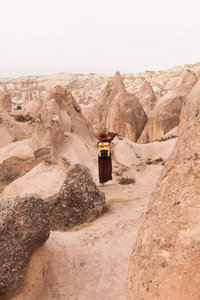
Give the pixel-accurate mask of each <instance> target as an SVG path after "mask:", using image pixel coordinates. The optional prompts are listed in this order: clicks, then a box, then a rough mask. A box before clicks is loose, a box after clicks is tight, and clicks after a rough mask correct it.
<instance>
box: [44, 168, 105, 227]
mask: <svg viewBox="0 0 200 300" xmlns="http://www.w3.org/2000/svg"><path fill="white" fill-rule="evenodd" d="M47 200H48V201H49V202H50V204H51V207H52V218H51V228H52V229H53V230H59V229H65V228H70V227H73V226H75V225H78V224H80V223H83V222H84V221H86V220H88V219H92V218H94V217H95V216H97V215H98V214H99V213H100V212H101V211H102V209H103V207H104V204H105V194H104V193H102V192H101V191H100V190H99V189H98V188H97V185H96V184H95V183H94V181H93V179H92V176H91V174H90V172H89V170H88V168H87V167H85V166H83V165H80V164H75V165H74V166H72V167H71V168H70V170H69V172H68V174H67V179H66V180H65V182H64V184H63V186H62V187H61V189H60V191H59V192H58V194H57V195H55V196H53V197H50V198H49V199H47Z"/></svg>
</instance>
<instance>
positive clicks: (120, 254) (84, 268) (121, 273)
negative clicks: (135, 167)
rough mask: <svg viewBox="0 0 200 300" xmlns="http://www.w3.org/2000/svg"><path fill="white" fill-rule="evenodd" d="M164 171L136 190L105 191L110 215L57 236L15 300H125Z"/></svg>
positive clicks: (148, 175)
mask: <svg viewBox="0 0 200 300" xmlns="http://www.w3.org/2000/svg"><path fill="white" fill-rule="evenodd" d="M161 170H162V166H161V165H151V166H148V167H147V169H146V171H145V173H143V174H141V177H139V178H138V180H137V181H136V183H135V184H133V185H132V184H131V185H120V184H119V183H117V182H115V181H113V182H110V183H108V184H107V185H106V186H105V187H100V189H101V190H102V191H103V192H104V193H105V194H106V199H107V204H106V211H105V212H104V213H103V214H102V215H101V216H100V217H99V218H97V219H96V220H94V221H93V222H88V223H85V224H83V225H82V226H80V227H77V228H75V229H73V231H66V232H61V231H52V232H51V234H50V238H49V239H48V241H47V242H46V243H45V245H44V246H43V247H40V248H39V249H38V250H37V251H36V252H35V253H34V255H33V257H32V259H31V262H30V266H29V269H28V272H27V277H26V282H25V288H24V289H23V291H22V292H21V293H20V294H18V295H17V296H15V297H14V298H13V299H15V300H25V299H26V300H27V299H29V300H36V299H41V300H42V299H43V300H51V299H60V300H66V299H69V300H90V299H91V300H102V299H104V300H111V299H119V300H122V299H125V282H126V279H127V275H128V268H129V262H130V256H131V253H132V250H133V245H134V243H135V240H136V237H137V235H138V231H139V229H140V227H141V224H142V222H143V220H144V217H145V213H146V210H147V206H148V203H149V200H150V196H151V193H152V191H153V189H154V187H155V183H156V181H157V178H158V177H159V174H160V172H161Z"/></svg>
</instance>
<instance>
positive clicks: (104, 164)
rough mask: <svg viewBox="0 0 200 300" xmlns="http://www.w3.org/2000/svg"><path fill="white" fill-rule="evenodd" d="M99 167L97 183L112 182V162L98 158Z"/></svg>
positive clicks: (108, 159)
mask: <svg viewBox="0 0 200 300" xmlns="http://www.w3.org/2000/svg"><path fill="white" fill-rule="evenodd" d="M98 167H99V182H100V183H104V182H107V181H109V180H112V160H111V156H110V157H108V158H100V157H99V160H98Z"/></svg>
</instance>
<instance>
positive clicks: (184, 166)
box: [127, 81, 200, 300]
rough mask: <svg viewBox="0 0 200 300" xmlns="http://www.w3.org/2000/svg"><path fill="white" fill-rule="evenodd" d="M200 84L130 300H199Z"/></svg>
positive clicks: (139, 250)
mask: <svg viewBox="0 0 200 300" xmlns="http://www.w3.org/2000/svg"><path fill="white" fill-rule="evenodd" d="M199 95H200V81H198V82H197V84H196V85H195V87H194V88H193V89H192V91H191V92H190V94H189V96H188V97H187V99H186V103H185V106H184V113H183V114H184V115H185V124H186V126H185V129H184V131H183V133H182V135H181V137H180V139H179V141H178V143H177V145H176V147H175V150H174V152H173V154H172V155H171V157H170V159H168V161H167V163H166V165H165V167H164V169H163V172H162V174H161V177H160V179H159V181H158V183H157V186H156V189H155V191H154V193H153V195H152V198H151V201H150V204H149V208H148V211H147V213H146V220H145V222H144V225H143V227H142V229H141V230H140V233H139V236H138V238H137V243H136V246H135V248H134V252H133V253H132V258H131V263H130V268H129V276H128V281H127V299H134V300H139V299H149V300H150V299H152V300H153V299H154V300H155V299H159V300H162V299H163V300H164V299H181V300H187V299H199V298H200V292H199V267H198V266H199V262H200V257H199V251H200V244H199V230H200V227H199V218H200V210H199V191H200V190H199V186H200V178H199V171H200V161H199V158H200V149H199V143H200V135H199V129H200V96H199Z"/></svg>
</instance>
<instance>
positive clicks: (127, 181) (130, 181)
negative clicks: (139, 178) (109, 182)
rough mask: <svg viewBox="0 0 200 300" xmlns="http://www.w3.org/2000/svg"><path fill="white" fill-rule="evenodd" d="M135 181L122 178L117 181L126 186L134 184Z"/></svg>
mask: <svg viewBox="0 0 200 300" xmlns="http://www.w3.org/2000/svg"><path fill="white" fill-rule="evenodd" d="M134 183H135V179H134V178H129V177H122V178H121V179H120V181H119V184H123V185H127V184H134Z"/></svg>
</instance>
